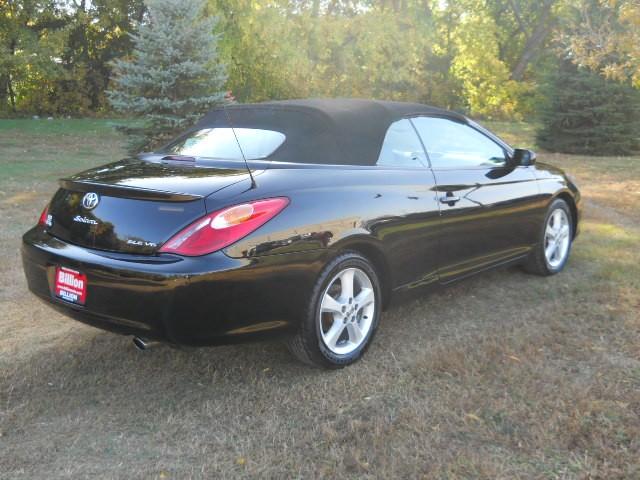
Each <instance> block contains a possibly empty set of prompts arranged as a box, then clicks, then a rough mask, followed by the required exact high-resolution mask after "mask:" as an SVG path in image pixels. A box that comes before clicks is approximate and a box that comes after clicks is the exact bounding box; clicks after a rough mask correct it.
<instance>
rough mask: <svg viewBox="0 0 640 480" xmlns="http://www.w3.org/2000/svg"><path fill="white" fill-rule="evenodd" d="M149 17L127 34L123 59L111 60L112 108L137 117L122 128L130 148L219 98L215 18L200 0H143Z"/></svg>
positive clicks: (188, 120) (156, 140)
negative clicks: (128, 49) (129, 47)
mask: <svg viewBox="0 0 640 480" xmlns="http://www.w3.org/2000/svg"><path fill="white" fill-rule="evenodd" d="M147 7H148V13H149V19H148V22H146V23H144V24H142V25H140V27H139V29H138V33H136V34H133V35H132V39H133V43H134V50H133V53H132V55H131V58H129V59H121V60H116V61H115V62H114V73H115V78H114V88H113V89H112V90H109V91H108V92H107V95H108V98H109V101H110V103H111V105H112V106H113V108H114V109H115V110H117V111H119V112H123V113H126V114H128V115H132V116H134V117H136V118H140V119H141V120H142V126H139V127H129V128H125V129H124V131H125V132H126V133H127V134H128V135H129V136H130V138H131V141H130V149H131V151H140V150H141V149H149V148H154V147H157V146H158V145H160V144H162V143H163V142H166V141H167V140H168V139H170V138H171V137H172V136H174V135H175V134H176V133H177V132H179V131H180V130H183V129H184V128H186V127H188V126H190V125H192V124H193V123H194V122H195V121H196V120H197V119H198V118H199V117H200V116H201V115H202V114H203V113H205V112H206V111H208V110H209V109H211V108H212V107H213V106H215V105H216V104H220V103H222V102H223V101H224V96H225V92H224V90H223V85H224V83H225V81H226V74H225V68H224V66H223V65H222V64H221V63H220V61H219V58H218V50H217V45H218V40H219V35H217V34H214V30H215V27H216V24H217V18H215V17H206V16H204V15H203V10H204V0H182V1H180V2H175V1H174V0H148V2H147Z"/></svg>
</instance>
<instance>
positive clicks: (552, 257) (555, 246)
mask: <svg viewBox="0 0 640 480" xmlns="http://www.w3.org/2000/svg"><path fill="white" fill-rule="evenodd" d="M570 237H571V226H570V225H569V217H568V216H567V212H565V211H564V210H563V209H562V208H556V209H555V210H554V211H553V212H551V215H549V219H548V220H547V227H546V229H545V232H544V256H545V258H546V259H547V263H548V264H549V266H550V267H551V268H554V269H555V268H558V267H559V266H560V265H562V263H563V262H564V261H565V259H566V258H567V254H568V253H569V245H570V243H571V238H570Z"/></svg>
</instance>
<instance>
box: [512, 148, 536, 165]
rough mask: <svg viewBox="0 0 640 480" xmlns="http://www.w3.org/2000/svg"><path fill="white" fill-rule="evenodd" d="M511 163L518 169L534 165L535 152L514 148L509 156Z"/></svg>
mask: <svg viewBox="0 0 640 480" xmlns="http://www.w3.org/2000/svg"><path fill="white" fill-rule="evenodd" d="M511 162H512V163H513V164H514V165H516V166H519V167H528V166H529V165H533V164H534V163H536V152H534V151H532V150H526V149H524V148H516V149H515V150H514V151H513V154H512V155H511Z"/></svg>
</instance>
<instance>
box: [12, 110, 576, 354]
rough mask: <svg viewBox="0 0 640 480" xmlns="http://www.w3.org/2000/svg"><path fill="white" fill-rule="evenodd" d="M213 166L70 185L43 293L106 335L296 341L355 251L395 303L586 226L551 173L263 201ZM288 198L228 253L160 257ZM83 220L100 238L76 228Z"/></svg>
mask: <svg viewBox="0 0 640 480" xmlns="http://www.w3.org/2000/svg"><path fill="white" fill-rule="evenodd" d="M456 118H458V116H456ZM487 134H488V135H490V134H489V133H488V132H487ZM492 138H494V139H495V141H498V142H500V144H501V145H503V147H504V149H505V151H507V152H508V153H512V152H513V150H512V149H511V147H509V146H508V145H506V144H504V143H503V142H502V141H500V140H499V139H497V138H496V137H493V136H492ZM214 165H216V166H217V168H214V167H213V166H211V165H207V164H206V162H202V163H198V164H197V165H194V166H188V165H184V164H177V162H176V163H172V162H170V161H169V162H166V161H162V160H161V159H158V158H154V157H152V156H151V157H148V158H147V159H146V160H140V159H129V160H123V161H120V162H116V163H113V164H110V165H107V166H104V167H100V168H97V169H93V170H90V171H88V172H84V173H82V174H79V175H76V176H74V177H71V178H69V179H66V180H64V181H62V183H61V189H60V190H59V191H58V192H57V193H56V195H55V196H54V198H53V200H52V203H51V206H50V212H51V214H52V216H53V225H52V226H51V227H43V226H37V227H34V228H33V229H31V230H30V231H28V232H27V233H26V234H25V235H24V238H23V246H22V257H23V264H24V270H25V273H26V276H27V280H28V284H29V288H30V289H31V291H32V292H34V293H35V294H36V295H37V296H38V297H40V298H42V299H43V300H45V301H47V302H49V303H50V304H51V305H52V306H54V307H55V308H57V309H58V310H60V311H62V312H63V313H65V314H67V315H69V316H71V317H73V318H76V319H78V320H80V321H83V322H86V323H89V324H92V325H95V326H97V327H100V328H103V329H106V330H110V331H114V332H118V333H123V334H132V335H139V336H143V337H147V338H154V339H160V340H163V341H167V342H170V343H175V344H184V345H214V344H221V343H229V342H236V341H244V340H250V339H258V338H264V337H266V336H269V335H277V334H286V333H287V332H293V331H295V329H296V328H297V326H298V322H299V321H300V318H302V315H303V312H304V310H305V308H306V306H307V304H308V301H309V293H310V291H311V289H312V286H313V284H314V282H315V280H316V278H317V277H318V275H319V273H320V271H321V269H322V268H323V266H324V265H325V264H326V263H327V262H329V261H330V260H331V259H332V258H334V257H335V256H336V255H338V254H339V253H340V252H342V251H344V250H357V251H359V252H360V253H362V254H363V255H365V256H366V257H368V258H369V259H370V260H371V261H372V263H373V264H374V266H375V267H376V269H377V271H378V273H379V274H380V277H381V279H382V283H383V287H384V291H385V297H386V298H385V300H387V301H388V299H389V298H390V296H391V295H392V294H393V292H398V291H402V290H407V289H412V288H415V287H417V286H422V285H429V284H445V283H449V282H451V281H454V280H457V279H460V278H463V277H465V276H468V275H470V274H473V273H476V272H479V271H482V270H485V269H487V268H491V267H495V266H499V265H503V264H505V263H508V262H514V261H519V260H521V259H524V258H525V257H526V255H527V254H528V253H529V251H530V249H531V248H532V246H533V245H534V243H535V242H536V240H537V235H538V233H539V230H540V227H541V225H542V222H543V219H544V216H545V212H546V208H547V206H548V205H549V203H550V202H551V201H552V199H554V198H556V197H558V196H562V197H563V198H565V199H566V200H567V201H568V202H569V203H570V205H571V207H572V209H573V211H574V217H575V221H576V226H577V221H578V219H579V207H580V194H579V192H578V190H577V188H576V187H575V185H574V184H573V183H572V182H571V181H570V180H569V179H568V178H567V177H566V176H565V175H564V173H563V172H562V171H560V170H559V169H556V168H554V167H551V166H548V165H544V164H542V163H536V164H534V165H530V166H521V165H516V164H515V163H511V164H509V165H507V166H505V167H499V168H478V169H468V170H457V169H453V170H432V169H430V168H393V167H385V168H383V167H376V166H354V165H311V164H294V163H279V162H266V161H252V162H249V166H250V168H251V169H252V172H253V173H254V175H255V177H256V181H257V188H251V181H250V179H249V176H248V174H247V172H246V170H244V165H243V164H241V163H240V162H232V161H230V162H227V163H220V162H216V163H215V164H214ZM88 191H91V192H97V193H99V194H100V195H101V196H102V198H101V202H100V204H99V206H98V207H96V208H95V209H94V210H91V211H87V210H86V209H83V208H82V207H81V206H80V203H79V202H80V201H81V198H82V195H83V194H84V193H85V192H88ZM277 196H286V197H288V198H289V199H290V204H289V206H288V207H287V208H286V209H285V210H284V211H283V212H282V213H281V214H279V215H278V216H276V217H275V218H273V219H272V220H271V221H269V222H268V223H267V224H265V225H264V226H262V227H261V228H259V229H258V230H257V231H255V232H253V233H252V234H250V235H248V236H247V237H245V238H243V239H242V240H240V241H238V242H236V243H235V244H233V245H231V246H230V247H228V248H226V249H224V250H223V251H219V252H215V253H212V254H209V255H205V256H203V257H195V258H189V257H182V256H178V255H170V254H159V253H157V250H158V248H159V246H161V244H162V242H164V241H166V240H168V238H169V237H170V236H171V235H172V234H174V233H175V232H177V231H179V230H180V229H181V228H183V227H184V226H186V225H188V224H190V223H191V222H192V221H193V220H195V219H197V218H199V217H200V216H202V215H204V214H205V213H206V212H213V211H216V210H218V209H220V208H223V207H226V206H229V205H234V204H238V203H243V202H246V201H250V200H256V199H261V198H269V197H277ZM448 199H450V200H448ZM74 215H84V216H86V217H87V218H91V219H95V220H96V221H97V222H98V226H97V227H96V226H95V225H90V224H84V223H74V222H71V221H70V218H71V217H73V216H74ZM130 240H134V243H133V244H132V243H130V242H129V241H130ZM135 241H138V243H142V244H136V243H135ZM58 265H62V266H65V267H69V268H72V269H76V270H78V271H81V272H83V273H85V274H86V275H87V279H88V293H87V301H86V305H85V306H77V305H72V304H69V303H67V302H65V301H63V300H61V299H59V298H57V297H55V296H54V294H53V284H54V283H53V282H54V281H53V276H54V272H55V267H56V266H58ZM385 303H388V302H385Z"/></svg>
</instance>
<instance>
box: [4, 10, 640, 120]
mask: <svg viewBox="0 0 640 480" xmlns="http://www.w3.org/2000/svg"><path fill="white" fill-rule="evenodd" d="M206 15H208V16H211V17H216V18H217V19H218V21H217V22H213V23H212V25H213V24H215V27H212V31H211V35H212V36H214V35H219V38H220V42H219V49H220V52H219V61H220V63H221V64H222V65H225V66H226V71H227V73H228V79H227V83H226V86H225V88H226V89H227V90H229V91H232V92H233V95H234V96H235V97H236V98H237V99H238V101H241V102H249V101H261V100H265V99H283V98H292V97H311V96H331V97H335V96H347V97H373V98H378V99H395V100H410V101H419V102H424V103H429V104H433V105H437V106H441V107H445V108H451V109H456V110H459V111H463V112H465V113H468V114H471V115H475V116H479V117H483V118H494V119H517V120H528V119H530V118H531V117H532V116H533V115H534V114H536V112H537V111H538V106H539V105H542V104H544V103H545V101H547V100H548V96H549V90H548V89H546V88H542V87H543V86H544V84H545V78H547V77H548V76H549V75H550V74H551V73H553V72H554V71H556V70H557V69H558V65H559V63H562V62H564V61H570V62H572V63H574V64H575V65H576V66H578V67H580V68H581V69H587V70H589V71H592V72H594V73H596V74H598V75H601V76H602V77H603V78H604V79H605V80H606V81H607V82H617V83H620V84H623V85H626V86H633V87H636V88H637V87H640V38H639V35H640V33H639V32H640V2H638V0H456V1H451V0H375V1H374V0H207V3H206ZM148 20H149V16H148V9H147V6H146V5H145V4H144V2H143V0H0V115H1V116H26V115H33V114H37V115H47V116H48V115H54V116H61V115H64V116H67V115H70V116H105V115H112V114H113V112H112V111H111V107H110V106H109V103H108V101H107V97H106V95H105V92H106V91H107V90H108V89H109V88H110V86H111V85H112V84H113V74H114V67H113V65H114V63H113V61H114V60H115V59H124V60H127V59H129V58H130V57H131V55H132V52H133V42H132V36H131V34H135V33H136V32H137V31H138V29H139V28H141V26H144V25H145V24H146V22H148Z"/></svg>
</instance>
